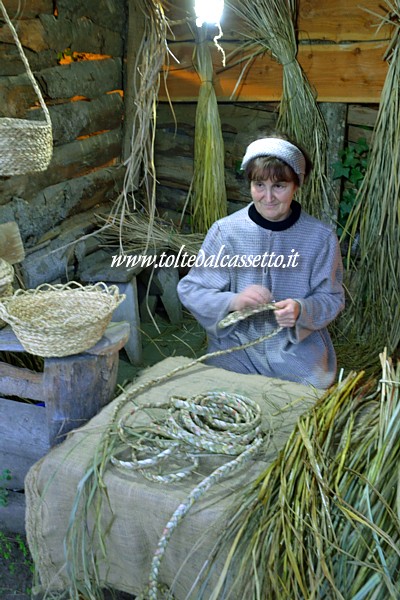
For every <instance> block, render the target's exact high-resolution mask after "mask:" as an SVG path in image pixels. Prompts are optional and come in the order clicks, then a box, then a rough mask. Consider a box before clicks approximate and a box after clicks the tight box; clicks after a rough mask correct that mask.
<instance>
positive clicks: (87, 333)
mask: <svg viewBox="0 0 400 600" xmlns="http://www.w3.org/2000/svg"><path fill="white" fill-rule="evenodd" d="M124 299H125V295H124V294H119V290H118V287H117V286H116V285H111V286H107V285H106V284H105V283H103V282H99V283H96V284H95V285H90V286H82V285H81V284H79V283H77V282H75V281H72V282H69V283H67V284H63V285H61V284H58V285H50V284H46V283H45V284H42V285H40V286H39V287H37V288H36V289H33V290H17V291H16V292H15V293H14V295H13V296H11V297H8V298H3V299H2V300H1V299H0V317H1V318H2V319H3V320H4V321H6V322H7V323H9V325H11V327H12V329H13V331H14V333H15V335H16V336H17V338H18V339H19V341H20V342H21V344H22V346H23V347H24V349H25V350H26V351H27V352H30V353H31V354H35V355H36V356H43V357H50V356H54V357H56V356H69V355H71V354H79V353H80V352H84V351H85V350H88V349H89V348H91V347H92V346H94V345H95V344H96V342H98V341H99V340H100V339H101V338H102V336H103V334H104V332H105V330H106V328H107V326H108V324H109V322H110V321H111V317H112V313H113V311H114V310H115V309H116V308H117V306H118V305H119V304H120V303H121V302H122V301H123V300H124Z"/></svg>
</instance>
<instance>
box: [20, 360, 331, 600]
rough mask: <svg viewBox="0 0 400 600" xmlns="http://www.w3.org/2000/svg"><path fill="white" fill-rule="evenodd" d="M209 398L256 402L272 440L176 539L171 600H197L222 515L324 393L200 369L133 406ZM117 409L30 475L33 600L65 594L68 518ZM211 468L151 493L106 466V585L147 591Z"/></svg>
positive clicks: (207, 464)
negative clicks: (153, 569)
mask: <svg viewBox="0 0 400 600" xmlns="http://www.w3.org/2000/svg"><path fill="white" fill-rule="evenodd" d="M189 362H190V361H189V359H187V358H182V357H175V358H168V359H166V360H163V361H162V362H160V363H158V364H156V365H155V366H153V367H150V368H149V369H147V370H145V371H143V373H142V374H141V375H140V377H139V378H138V379H137V380H135V381H134V382H133V383H131V384H130V386H129V387H136V386H137V385H138V384H139V383H142V382H144V381H147V380H149V379H153V378H155V377H158V376H160V375H163V374H165V373H168V372H169V371H171V370H172V369H174V368H175V367H177V366H178V365H181V364H183V363H189ZM211 390H213V391H218V390H219V391H221V390H223V391H226V392H229V393H238V394H242V395H244V396H248V397H250V398H252V399H253V400H255V401H256V402H258V403H259V405H260V407H261V410H262V414H263V427H264V428H265V429H266V430H273V435H272V437H271V440H270V441H269V443H268V444H267V447H266V449H265V451H264V452H263V455H262V456H260V458H259V459H257V460H253V461H252V462H250V463H247V464H246V465H245V466H244V467H243V468H241V469H240V470H238V471H236V472H234V473H233V474H232V475H231V476H229V477H227V478H225V479H223V481H221V482H220V483H218V484H217V485H215V486H214V487H213V488H211V489H210V490H209V491H208V492H207V494H206V495H205V496H203V498H201V499H200V500H199V501H198V502H196V503H195V504H194V506H193V507H192V508H191V509H190V511H189V513H188V514H187V515H186V516H185V517H184V519H183V521H182V522H181V523H180V524H179V526H178V528H177V529H176V530H175V531H174V533H173V535H172V538H171V540H170V542H169V544H168V548H167V551H166V555H165V557H164V559H163V561H162V565H161V570H160V580H161V581H162V583H164V584H166V585H168V586H169V587H170V588H171V589H172V592H173V594H174V598H176V600H184V599H185V598H196V591H194V589H193V584H194V582H196V580H197V578H198V576H199V573H200V571H201V569H202V566H203V565H204V563H205V561H206V560H207V558H208V556H209V554H210V550H211V549H212V548H213V546H214V544H215V543H218V531H219V528H220V527H223V526H224V515H225V514H226V512H225V511H226V509H227V508H228V507H230V506H232V503H233V500H234V498H235V497H236V498H237V495H239V497H240V493H241V490H243V487H244V485H245V484H246V483H248V482H250V481H251V480H253V479H254V478H255V477H256V476H257V474H259V473H261V472H262V471H263V470H264V469H265V468H266V466H267V465H268V464H269V463H270V462H271V461H272V460H274V458H275V457H276V455H277V452H278V450H279V449H280V448H281V447H282V446H283V444H284V443H285V441H286V440H287V438H288V436H289V435H290V433H291V432H292V430H293V426H294V423H295V421H296V420H297V418H298V416H299V415H300V414H301V413H303V412H304V411H305V410H306V409H307V408H308V407H309V406H311V405H312V404H313V403H314V402H315V400H316V398H317V397H318V396H320V395H321V393H322V392H321V390H315V389H313V388H310V387H306V386H303V385H300V384H295V383H290V382H285V381H280V380H277V379H269V378H266V377H263V376H260V375H239V374H236V373H232V372H228V371H225V370H223V369H217V368H213V367H209V366H204V365H201V364H200V365H196V366H195V367H191V368H190V369H189V370H187V371H184V372H182V373H180V374H178V375H175V376H174V377H172V378H171V379H169V380H167V381H166V382H164V383H162V384H160V385H157V386H156V387H153V388H151V389H150V390H148V391H147V392H145V393H142V394H141V395H140V396H138V397H136V398H135V401H136V402H137V403H141V402H164V401H166V400H167V399H168V398H169V397H170V396H171V395H172V394H179V395H184V396H186V397H189V396H192V395H194V394H197V393H202V392H203V393H204V392H207V391H211ZM116 402H118V398H116V399H115V400H114V401H113V402H111V403H110V404H109V405H108V406H106V407H105V408H104V409H103V410H102V411H101V412H100V413H99V414H98V415H97V416H96V417H94V418H93V419H91V421H89V422H88V423H87V424H86V425H85V426H83V427H82V428H80V429H79V430H77V431H75V432H73V433H71V434H70V435H69V437H68V438H67V440H66V441H65V442H64V443H62V444H61V445H60V446H58V447H56V448H55V449H53V450H51V452H49V454H47V455H46V456H45V457H44V458H43V459H41V460H40V461H39V462H37V463H36V464H35V465H33V467H32V468H31V469H30V471H29V473H28V474H27V477H26V481H25V495H26V532H27V539H28V543H29V547H30V550H31V552H32V555H33V557H34V560H35V566H36V569H37V571H38V574H39V577H40V585H39V587H37V588H36V590H35V591H36V592H38V593H41V592H43V591H45V590H47V591H49V590H51V591H56V590H63V589H66V588H67V587H68V583H67V582H68V579H67V575H66V569H65V557H64V549H63V542H64V537H65V534H66V529H67V526H68V521H69V519H70V513H71V508H72V506H73V504H74V500H75V497H76V490H77V486H78V483H79V482H80V480H81V478H82V477H83V475H84V474H85V472H86V468H87V465H88V464H89V463H90V459H91V457H92V456H93V453H94V449H95V447H96V444H98V442H99V437H100V435H101V432H102V430H103V429H104V427H105V424H106V423H107V421H108V420H109V416H110V414H111V411H112V410H113V407H114V405H115V403H116ZM215 460H216V459H212V458H210V459H205V460H204V461H203V463H202V465H201V469H200V471H203V473H204V474H203V475H202V474H201V473H200V474H197V475H193V476H190V477H189V478H188V479H186V480H183V481H182V482H180V483H174V484H159V483H151V482H149V481H147V480H145V479H144V478H143V477H142V476H141V475H139V474H136V475H134V474H130V473H129V474H125V473H123V472H121V471H120V470H119V469H117V468H116V467H113V466H110V468H109V470H108V473H107V476H106V484H107V488H108V498H109V504H108V502H103V505H102V511H103V513H104V514H102V517H103V523H104V525H105V526H107V525H108V526H109V531H108V533H107V537H106V540H107V556H106V557H105V558H103V557H102V556H101V552H100V551H99V552H98V562H99V565H100V573H101V577H102V580H103V581H104V582H105V584H107V585H109V586H111V587H113V588H115V589H116V590H120V591H124V592H128V593H132V594H135V595H136V594H139V593H140V592H141V591H142V590H143V588H144V587H145V586H146V583H147V580H148V576H149V568H150V563H151V559H152V557H153V554H154V551H155V549H156V547H157V543H158V541H159V538H160V536H161V534H162V532H163V528H164V526H165V524H166V523H167V522H168V520H169V519H170V517H171V515H172V514H173V513H174V511H175V510H176V508H177V507H178V505H179V504H180V503H181V502H184V501H185V499H186V498H187V496H188V494H189V492H190V491H191V490H192V489H193V488H194V487H195V486H196V485H197V484H198V483H199V482H200V481H201V480H202V479H203V477H204V476H205V474H208V473H210V472H211V471H212V470H213V468H215ZM213 461H214V462H213ZM219 464H220V463H219ZM235 495H236V496H235ZM111 511H112V512H111ZM219 570H220V565H216V564H214V565H213V572H214V575H212V577H213V576H215V577H217V575H218V572H219ZM212 577H211V583H212Z"/></svg>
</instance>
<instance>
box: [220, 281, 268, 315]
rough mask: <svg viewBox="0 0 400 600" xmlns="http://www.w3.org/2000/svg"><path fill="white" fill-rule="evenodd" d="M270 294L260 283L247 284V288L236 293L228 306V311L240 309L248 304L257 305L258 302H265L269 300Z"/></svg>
mask: <svg viewBox="0 0 400 600" xmlns="http://www.w3.org/2000/svg"><path fill="white" fill-rule="evenodd" d="M271 299H272V294H271V292H270V291H269V289H268V288H266V287H263V286H262V285H249V286H248V287H247V288H245V289H244V290H243V292H240V293H239V294H236V296H235V297H234V298H233V300H232V302H231V305H230V307H229V310H230V311H234V310H242V309H243V308H247V307H248V306H258V304H267V303H268V302H271Z"/></svg>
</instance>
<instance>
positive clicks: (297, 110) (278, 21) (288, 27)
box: [227, 0, 337, 221]
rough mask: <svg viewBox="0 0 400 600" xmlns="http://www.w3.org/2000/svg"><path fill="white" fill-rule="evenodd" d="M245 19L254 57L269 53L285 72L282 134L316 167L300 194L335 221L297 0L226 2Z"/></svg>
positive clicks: (324, 143)
mask: <svg viewBox="0 0 400 600" xmlns="http://www.w3.org/2000/svg"><path fill="white" fill-rule="evenodd" d="M227 4H228V6H229V7H230V8H231V9H232V11H234V12H235V13H236V14H237V15H238V16H239V17H240V19H241V21H242V23H243V25H244V28H245V31H244V32H243V33H244V35H245V37H246V38H247V39H248V40H249V41H248V42H247V43H246V46H248V47H249V48H254V47H255V50H254V51H253V54H252V56H255V55H256V54H259V53H260V52H265V51H267V52H269V53H270V54H271V55H272V57H273V58H274V59H275V60H276V61H277V62H279V63H280V64H281V65H282V67H283V92H282V98H281V102H280V106H279V116H278V123H277V126H278V129H280V130H281V131H283V132H284V133H286V134H288V135H289V136H290V137H292V138H293V139H294V140H295V141H297V142H298V143H299V144H301V145H302V146H303V147H304V149H305V150H306V151H307V152H308V153H309V155H310V158H311V160H312V162H313V164H314V169H313V171H312V173H311V174H310V177H309V180H308V182H306V184H305V185H304V187H303V188H302V189H301V190H300V191H299V193H298V197H299V200H300V201H301V203H302V204H303V206H304V207H305V208H306V209H307V210H308V211H309V212H310V213H311V214H313V215H314V216H316V217H318V218H322V219H323V220H325V221H332V220H335V219H336V217H337V215H336V213H335V211H336V208H334V207H335V206H336V202H334V201H333V202H332V207H330V202H329V195H330V194H332V188H331V187H330V186H329V184H328V179H327V157H326V154H327V129H326V124H325V121H324V118H323V116H322V113H321V111H320V109H319V107H318V105H317V102H316V97H315V93H314V92H313V90H312V88H311V86H310V83H309V81H308V79H307V77H306V75H305V74H304V72H303V70H302V68H301V66H300V64H299V62H298V60H297V39H296V30H295V27H296V21H297V2H296V0H259V1H257V2H252V1H251V0H246V1H243V2H240V3H236V2H235V3H233V2H227Z"/></svg>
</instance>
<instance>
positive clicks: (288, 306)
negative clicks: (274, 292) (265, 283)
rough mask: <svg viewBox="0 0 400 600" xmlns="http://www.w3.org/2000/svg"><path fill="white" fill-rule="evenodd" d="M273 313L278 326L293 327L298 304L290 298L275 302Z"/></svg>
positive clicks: (298, 308) (298, 310)
mask: <svg viewBox="0 0 400 600" xmlns="http://www.w3.org/2000/svg"><path fill="white" fill-rule="evenodd" d="M275 306H276V310H275V311H274V315H275V318H276V322H277V323H278V325H279V326H280V327H294V325H295V324H296V321H297V318H298V316H299V314H300V304H299V303H298V302H296V300H292V298H287V299H286V300H280V302H276V303H275Z"/></svg>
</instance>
